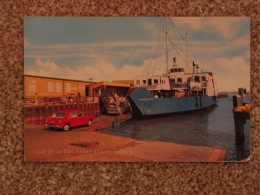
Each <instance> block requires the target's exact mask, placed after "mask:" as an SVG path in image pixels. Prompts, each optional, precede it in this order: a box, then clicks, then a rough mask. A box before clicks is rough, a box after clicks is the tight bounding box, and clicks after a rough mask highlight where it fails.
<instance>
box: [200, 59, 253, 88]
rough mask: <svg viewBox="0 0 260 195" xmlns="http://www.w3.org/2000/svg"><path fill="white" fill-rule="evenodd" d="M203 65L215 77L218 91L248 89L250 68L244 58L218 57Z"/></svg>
mask: <svg viewBox="0 0 260 195" xmlns="http://www.w3.org/2000/svg"><path fill="white" fill-rule="evenodd" d="M203 63H204V64H207V70H209V71H212V72H213V73H214V75H215V76H216V79H217V83H218V88H219V90H220V91H237V89H238V88H239V87H243V88H246V89H247V90H249V89H250V66H249V63H248V62H247V61H245V59H244V58H242V57H240V56H239V57H233V58H223V57H220V58H215V59H214V60H212V61H207V62H205V61H204V62H203Z"/></svg>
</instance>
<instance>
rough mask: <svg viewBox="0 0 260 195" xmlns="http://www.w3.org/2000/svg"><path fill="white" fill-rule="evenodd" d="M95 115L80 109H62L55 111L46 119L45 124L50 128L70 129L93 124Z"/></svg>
mask: <svg viewBox="0 0 260 195" xmlns="http://www.w3.org/2000/svg"><path fill="white" fill-rule="evenodd" d="M93 122H94V116H92V115H86V114H84V113H83V112H82V111H80V110H60V111H57V112H55V113H54V114H53V115H52V116H51V117H48V118H47V119H46V121H45V126H46V127H49V128H50V129H54V128H57V129H63V130H64V131H68V130H70V128H71V127H77V126H83V125H88V126H92V124H93Z"/></svg>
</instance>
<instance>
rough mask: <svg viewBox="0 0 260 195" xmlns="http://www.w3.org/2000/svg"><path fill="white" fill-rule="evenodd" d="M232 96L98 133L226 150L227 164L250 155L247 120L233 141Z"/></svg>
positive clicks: (134, 121) (123, 124) (133, 120)
mask: <svg viewBox="0 0 260 195" xmlns="http://www.w3.org/2000/svg"><path fill="white" fill-rule="evenodd" d="M232 108H233V103H232V96H229V97H228V98H222V99H219V100H218V106H216V107H213V108H210V109H207V110H201V111H198V112H195V113H194V112H193V113H189V114H182V115H171V116H164V117H157V118H149V119H142V120H135V119H132V120H129V121H127V122H125V123H122V124H120V126H119V127H116V128H108V129H103V130H99V131H100V132H103V133H107V134H112V135H118V136H122V137H130V138H133V139H138V140H150V141H164V142H174V143H180V144H188V145H206V146H213V147H218V148H224V149H226V150H227V156H226V160H227V161H240V160H244V159H246V158H248V157H249V154H250V144H249V141H250V140H249V139H250V121H249V120H247V122H246V124H245V125H244V132H245V139H244V141H242V142H237V141H236V137H235V125H234V118H233V113H232Z"/></svg>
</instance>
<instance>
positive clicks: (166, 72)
mask: <svg viewBox="0 0 260 195" xmlns="http://www.w3.org/2000/svg"><path fill="white" fill-rule="evenodd" d="M166 65H167V69H166V75H168V69H169V65H168V16H167V17H166Z"/></svg>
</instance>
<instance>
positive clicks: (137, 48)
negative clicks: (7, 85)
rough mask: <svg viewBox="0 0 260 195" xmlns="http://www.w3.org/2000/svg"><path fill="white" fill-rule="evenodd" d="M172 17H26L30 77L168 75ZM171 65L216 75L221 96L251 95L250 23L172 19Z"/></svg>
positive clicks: (240, 19) (242, 20) (26, 57)
mask: <svg viewBox="0 0 260 195" xmlns="http://www.w3.org/2000/svg"><path fill="white" fill-rule="evenodd" d="M165 28H166V18H162V17H25V19H24V73H25V74H29V75H38V76H49V77H57V78H65V79H76V80H86V81H87V80H89V79H93V81H103V80H105V81H111V80H133V79H134V78H136V77H137V76H143V75H148V74H149V75H151V74H153V75H160V74H163V73H165V72H166V57H165V56H166V55H165V53H166V52H165V48H166V47H165V45H166V44H165ZM168 32H169V34H168V40H169V41H168V53H169V59H168V63H169V66H172V58H173V57H176V61H177V65H178V66H181V67H184V68H185V67H186V66H187V64H186V32H188V36H187V38H188V48H189V49H188V68H189V69H190V68H191V67H192V62H193V61H195V63H196V64H198V65H199V67H200V70H201V71H210V72H213V74H214V76H215V78H216V80H217V84H218V89H219V91H237V89H238V88H239V87H243V88H246V89H247V90H248V91H250V18H248V17H172V18H169V22H168Z"/></svg>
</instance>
